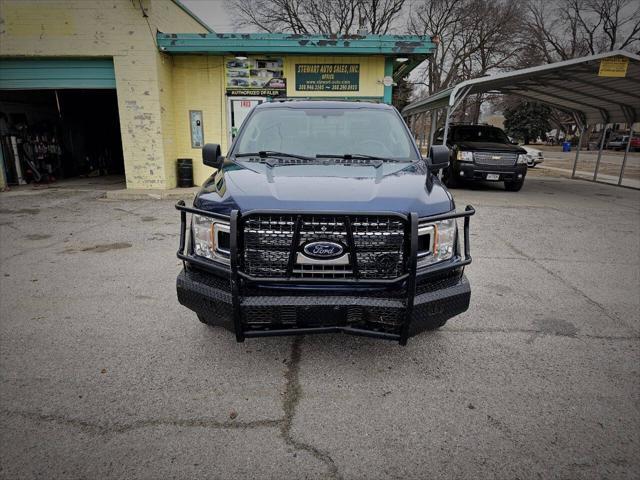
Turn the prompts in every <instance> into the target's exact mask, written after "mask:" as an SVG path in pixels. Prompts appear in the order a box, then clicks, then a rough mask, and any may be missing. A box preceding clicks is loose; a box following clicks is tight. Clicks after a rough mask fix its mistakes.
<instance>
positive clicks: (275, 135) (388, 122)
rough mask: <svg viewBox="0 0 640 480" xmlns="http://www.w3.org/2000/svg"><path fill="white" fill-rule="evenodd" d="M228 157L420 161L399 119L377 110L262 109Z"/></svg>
mask: <svg viewBox="0 0 640 480" xmlns="http://www.w3.org/2000/svg"><path fill="white" fill-rule="evenodd" d="M246 122H247V123H246V125H244V126H243V128H242V131H241V133H240V137H239V138H238V141H237V143H236V147H235V149H234V151H233V153H232V155H242V154H248V153H253V152H260V151H275V152H285V153H288V154H292V155H304V156H307V157H316V156H318V155H320V156H325V157H326V156H334V155H335V156H344V155H371V156H375V157H383V158H388V159H393V160H396V161H402V160H406V161H412V160H418V156H417V154H416V151H415V149H414V148H413V144H412V141H411V137H410V136H409V134H408V133H407V130H406V128H405V126H404V124H403V122H402V119H401V118H400V117H399V116H398V115H397V113H396V112H394V111H392V110H382V109H377V108H353V109H347V108H326V109H325V108H309V109H302V108H265V109H262V110H257V111H255V112H254V113H253V115H251V116H250V117H249V118H248V119H247V120H246Z"/></svg>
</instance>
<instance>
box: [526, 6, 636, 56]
mask: <svg viewBox="0 0 640 480" xmlns="http://www.w3.org/2000/svg"><path fill="white" fill-rule="evenodd" d="M524 27H525V28H524V29H523V33H524V35H523V37H522V38H523V44H525V48H526V49H527V50H528V51H529V52H534V55H535V57H536V58H539V59H540V60H542V61H541V62H540V63H551V62H555V61H558V60H568V59H570V58H576V57H580V56H583V55H593V54H596V53H600V52H606V51H611V50H617V49H630V50H633V51H638V49H640V3H638V1H637V0H561V1H560V2H553V3H552V2H549V1H544V0H532V1H530V2H529V3H528V4H527V7H526V17H525V22H524ZM527 39H529V40H527Z"/></svg>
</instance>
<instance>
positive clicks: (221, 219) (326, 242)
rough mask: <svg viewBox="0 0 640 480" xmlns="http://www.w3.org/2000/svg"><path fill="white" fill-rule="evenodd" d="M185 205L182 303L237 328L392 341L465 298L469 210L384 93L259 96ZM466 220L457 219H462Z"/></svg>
mask: <svg viewBox="0 0 640 480" xmlns="http://www.w3.org/2000/svg"><path fill="white" fill-rule="evenodd" d="M202 156H203V162H204V163H205V164H206V165H209V166H211V167H214V168H216V172H215V173H214V174H213V175H212V176H211V177H210V178H209V179H208V180H207V181H206V182H205V183H204V185H203V186H202V189H201V190H200V192H199V193H198V194H197V196H196V197H195V200H194V202H193V206H187V205H185V203H184V202H178V204H177V205H176V208H177V209H178V210H180V215H181V232H180V246H179V249H178V258H180V259H181V260H183V263H184V268H183V270H182V271H181V272H180V274H179V275H178V279H177V292H178V300H179V302H180V303H181V304H182V305H184V306H186V307H188V308H190V309H191V310H193V311H194V312H196V314H197V315H198V318H199V319H200V321H202V322H203V323H206V324H208V325H219V326H223V327H226V328H228V329H229V330H231V331H233V332H234V333H235V335H236V339H237V340H238V341H243V340H244V339H245V338H249V337H258V336H275V335H297V334H310V333H322V332H325V333H326V332H343V333H351V334H356V335H366V336H371V337H378V338H385V339H391V340H396V341H398V342H400V344H402V345H404V344H406V342H407V338H408V337H410V336H412V335H415V334H417V333H419V332H422V331H424V330H432V329H436V328H438V327H440V326H442V325H444V323H445V322H446V321H447V320H448V319H449V318H451V317H453V316H455V315H457V314H459V313H462V312H464V311H466V310H467V308H468V307H469V299H470V295H471V290H470V286H469V282H468V280H467V278H466V276H465V275H464V268H465V266H466V265H468V264H469V263H471V256H470V253H469V223H470V217H471V215H473V214H474V209H473V208H472V207H471V206H467V207H466V208H465V209H464V210H462V211H456V208H455V204H454V201H453V198H452V196H451V195H450V193H449V192H448V191H447V189H446V188H445V187H444V186H443V185H442V184H441V183H440V181H439V180H438V178H437V177H436V175H435V174H436V173H437V171H438V170H440V169H442V168H446V167H447V166H448V164H449V151H448V149H447V148H446V147H444V146H435V147H434V148H433V149H432V151H431V155H430V158H424V159H423V158H421V156H420V153H419V150H418V148H417V146H416V143H415V141H414V139H413V137H412V136H411V133H410V131H409V129H408V128H407V126H406V124H405V123H404V121H403V119H402V117H401V116H400V114H399V113H398V112H397V110H396V109H394V108H393V107H391V106H388V105H384V104H374V103H364V102H335V101H331V102H330V101H280V102H272V103H263V104H261V105H259V106H257V107H255V108H254V109H253V110H252V112H251V113H250V114H249V115H248V117H247V119H246V120H245V122H244V123H243V125H242V127H241V128H240V131H239V132H238V135H237V137H236V138H235V140H234V142H233V144H232V145H231V148H230V149H229V153H228V155H227V157H226V158H225V157H222V155H221V151H220V147H219V146H218V145H215V144H207V145H205V147H204V148H203V151H202ZM458 224H460V225H461V227H460V229H459V225H458Z"/></svg>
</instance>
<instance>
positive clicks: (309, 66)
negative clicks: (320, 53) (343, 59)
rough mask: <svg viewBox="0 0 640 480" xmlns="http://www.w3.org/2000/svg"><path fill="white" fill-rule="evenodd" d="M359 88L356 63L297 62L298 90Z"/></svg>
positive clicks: (358, 73)
mask: <svg viewBox="0 0 640 480" xmlns="http://www.w3.org/2000/svg"><path fill="white" fill-rule="evenodd" d="M358 90H360V64H358V63H297V64H296V91H298V92H312V91H313V92H357V91H358Z"/></svg>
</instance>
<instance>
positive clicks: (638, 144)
mask: <svg viewBox="0 0 640 480" xmlns="http://www.w3.org/2000/svg"><path fill="white" fill-rule="evenodd" d="M629 150H631V151H632V152H637V151H640V136H638V135H634V136H633V137H631V146H630V147H629Z"/></svg>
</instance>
